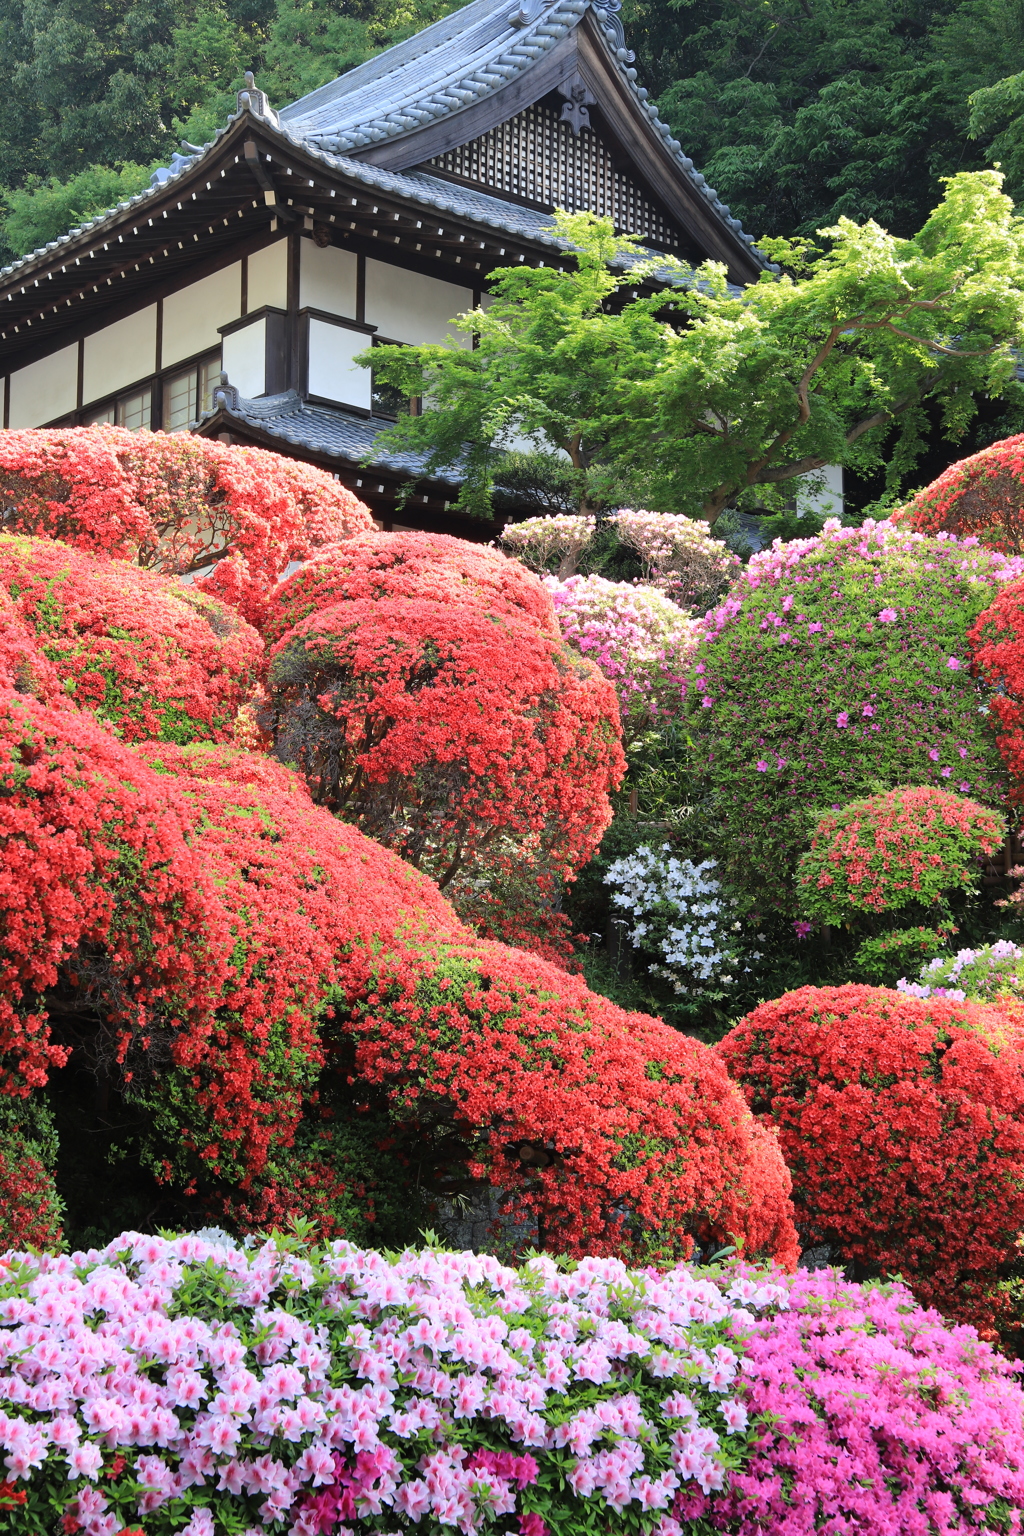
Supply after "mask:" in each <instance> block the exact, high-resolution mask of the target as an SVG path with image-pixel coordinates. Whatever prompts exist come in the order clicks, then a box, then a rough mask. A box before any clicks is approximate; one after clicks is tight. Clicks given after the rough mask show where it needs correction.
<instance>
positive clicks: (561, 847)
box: [268, 598, 624, 887]
mask: <svg viewBox="0 0 1024 1536" xmlns="http://www.w3.org/2000/svg"><path fill="white" fill-rule="evenodd" d="M268 687H269V693H270V710H269V720H270V726H271V729H272V732H273V738H274V750H275V752H276V754H277V755H278V756H279V757H280V758H281V759H282V760H283V761H285V762H288V763H294V764H295V765H296V766H297V767H298V768H299V769H300V771H301V772H302V773H303V775H304V776H305V778H306V780H307V782H308V783H309V785H310V788H311V791H312V794H313V798H314V800H316V801H317V802H318V803H320V804H322V805H326V806H328V807H329V808H330V809H331V810H333V811H335V812H336V813H337V814H339V815H341V816H344V817H345V819H346V820H349V821H352V822H354V823H355V825H357V826H358V827H360V828H361V829H362V830H363V831H364V832H366V833H367V834H369V835H370V836H371V837H374V838H377V839H378V840H380V841H381V842H384V843H385V844H387V846H389V847H391V848H394V849H395V850H396V851H398V852H399V853H401V854H402V856H403V857H404V858H406V859H408V860H409V861H410V862H411V863H413V864H416V865H417V866H419V867H421V868H423V869H424V870H426V871H427V872H428V873H429V874H430V875H431V876H432V877H433V878H435V879H436V880H437V881H438V882H439V884H441V885H442V887H443V886H444V885H445V884H447V882H448V881H450V880H451V879H452V878H453V877H454V876H455V875H456V874H457V873H458V872H459V871H460V870H461V869H464V868H466V867H472V864H473V860H474V858H475V857H476V856H477V854H478V853H480V852H481V851H483V850H485V849H487V848H488V846H489V845H491V844H494V843H495V841H496V840H497V839H498V838H499V837H501V836H511V837H514V838H516V839H517V840H518V841H519V842H521V843H523V844H525V846H526V854H525V856H526V857H532V858H534V859H536V860H547V861H549V862H550V864H551V867H552V868H553V869H555V870H556V871H557V872H559V873H563V874H568V875H571V874H572V873H573V872H574V871H575V870H576V869H577V868H578V867H579V866H580V865H581V864H583V863H584V862H585V861H586V859H587V858H588V857H589V856H590V855H591V854H592V853H593V851H594V849H595V848H596V847H597V845H598V843H599V842H600V839H601V834H602V833H603V831H604V829H605V827H606V826H607V824H608V822H609V821H610V819H611V805H610V801H609V792H610V791H611V790H612V789H613V788H614V787H615V786H616V785H617V784H618V783H619V780H620V779H621V776H622V771H623V767H624V759H623V756H622V750H621V748H620V746H619V721H618V705H617V703H616V700H615V694H614V691H613V689H612V687H611V685H610V684H609V683H607V682H606V681H605V679H604V678H602V677H601V675H600V674H599V673H598V671H597V669H596V668H595V667H594V666H593V665H592V664H591V663H589V662H587V661H584V660H582V659H581V658H580V657H579V656H577V655H576V654H575V653H573V652H572V651H570V650H569V649H568V647H566V646H565V645H564V644H563V643H562V642H561V641H560V640H557V639H555V638H554V637H553V636H551V635H548V634H545V633H543V632H542V631H541V630H540V629H539V628H538V627H537V626H536V625H535V624H534V623H532V622H527V621H524V620H521V619H517V618H513V617H512V616H511V614H509V613H501V612H492V613H487V612H484V611H483V610H482V609H481V608H479V607H477V606H475V605H473V606H471V605H469V604H466V603H462V604H457V603H452V602H444V603H441V602H433V601H428V600H426V599H418V598H393V599H388V600H384V599H379V600H373V599H369V600H367V599H361V600H356V601H352V602H344V603H337V604H335V605H334V606H333V607H331V608H328V609H326V610H325V611H324V612H322V613H316V614H314V615H312V616H311V617H310V618H308V619H305V620H303V621H302V622H301V623H300V624H298V625H297V626H296V627H295V628H294V629H293V630H290V631H289V632H288V634H287V635H285V637H284V638H283V639H281V640H280V641H278V643H277V645H276V646H275V647H274V648H273V650H272V651H271V653H270V667H269V682H268Z"/></svg>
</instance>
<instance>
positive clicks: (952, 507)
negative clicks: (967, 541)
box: [893, 433, 1024, 555]
mask: <svg viewBox="0 0 1024 1536" xmlns="http://www.w3.org/2000/svg"><path fill="white" fill-rule="evenodd" d="M893 521H894V522H901V523H906V524H908V525H909V526H910V527H911V528H915V529H917V531H918V532H920V533H952V534H955V535H956V537H957V538H958V539H964V538H969V537H971V536H974V537H976V538H978V539H980V540H981V542H982V543H983V544H987V545H988V547H989V548H990V549H1000V550H1002V551H1003V553H1004V554H1007V555H1022V554H1024V433H1022V434H1020V435H1019V436H1017V437H1007V438H1004V439H1003V440H1002V442H999V443H992V444H991V445H990V446H989V447H988V448H983V449H982V450H981V452H980V453H973V454H971V456H970V458H967V459H960V460H958V461H957V463H955V464H951V465H950V466H949V468H948V469H945V470H943V472H942V474H941V475H939V477H938V479H937V480H933V481H932V483H931V485H926V486H925V487H924V489H923V490H921V491H918V493H917V495H916V496H914V497H913V498H912V499H911V500H910V501H909V502H908V503H907V505H906V506H905V507H903V508H902V509H901V510H900V511H899V512H897V513H896V514H895V516H894V518H893Z"/></svg>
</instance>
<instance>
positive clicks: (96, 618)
mask: <svg viewBox="0 0 1024 1536" xmlns="http://www.w3.org/2000/svg"><path fill="white" fill-rule="evenodd" d="M0 589H6V591H7V592H8V593H9V594H10V595H11V597H12V598H13V599H14V601H15V607H16V610H17V613H18V615H19V617H20V619H21V620H22V622H23V623H24V625H25V626H26V628H27V629H28V630H30V631H31V632H32V633H33V634H34V635H35V637H36V643H37V644H38V646H39V648H40V650H41V651H42V653H43V655H44V656H45V658H46V660H47V661H48V662H49V663H50V665H51V666H52V667H53V669H54V670H55V672H56V674H57V677H58V678H59V680H60V686H61V689H62V691H63V692H64V693H65V694H66V695H67V696H68V697H70V698H71V699H72V700H73V702H74V703H76V704H78V705H79V706H81V707H82V708H83V709H88V710H90V711H91V713H93V714H94V715H96V716H97V718H98V719H100V720H102V721H103V723H104V724H105V725H107V726H109V727H110V728H111V729H112V730H114V731H116V733H117V734H118V735H119V736H121V737H123V738H124V739H125V740H127V741H140V740H144V739H146V738H150V737H154V738H157V739H164V740H170V741H191V740H194V739H197V738H198V739H203V738H212V739H213V740H220V741H225V740H229V739H230V737H231V735H232V732H233V729H234V725H235V719H236V716H237V714H238V710H239V708H240V706H241V705H242V703H243V701H244V700H245V698H246V697H247V695H248V694H249V693H250V692H251V691H252V689H253V687H254V686H255V682H256V678H257V676H258V673H259V669H260V664H261V661H262V656H263V644H262V641H261V640H260V637H259V635H258V634H257V633H256V631H255V630H254V629H252V628H251V627H250V625H248V624H246V622H245V621H244V619H241V618H239V616H238V614H237V613H235V612H234V610H233V609H230V608H227V607H225V605H224V604H223V603H219V602H217V601H216V599H214V598H212V597H207V596H205V595H204V594H203V593H201V592H197V591H196V590H195V588H194V587H189V586H186V585H184V584H183V583H182V582H180V581H172V580H168V579H167V578H165V577H161V576H157V575H154V574H153V573H152V572H150V571H143V570H140V569H139V568H138V566H133V565H128V564H126V563H124V562H122V561H113V560H104V559H97V558H96V557H95V556H93V555H88V554H83V553H82V552H81V551H80V550H76V549H70V548H68V546H67V545H65V544H59V543H57V542H55V541H54V540H51V539H32V538H24V537H10V536H9V535H6V534H0Z"/></svg>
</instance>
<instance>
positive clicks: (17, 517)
mask: <svg viewBox="0 0 1024 1536" xmlns="http://www.w3.org/2000/svg"><path fill="white" fill-rule="evenodd" d="M0 495H2V496H3V500H4V504H5V507H8V508H9V509H10V510H9V511H8V512H7V513H6V514H5V522H4V526H5V528H6V529H7V531H8V532H17V533H31V534H40V535H43V536H45V537H46V538H51V539H62V540H64V542H65V543H67V544H72V545H74V546H75V547H76V548H79V549H85V550H88V551H90V552H92V553H93V554H98V555H106V556H108V557H109V558H112V559H117V560H131V561H135V562H137V563H138V564H139V565H142V566H146V567H149V568H150V569H153V570H157V571H163V572H165V573H167V574H172V575H181V574H185V573H187V572H189V571H199V570H203V569H205V568H207V567H209V566H210V565H211V564H212V563H213V562H217V563H218V570H217V571H216V572H215V574H214V577H213V578H211V581H212V586H213V590H214V594H215V595H218V596H222V597H224V598H226V599H227V600H228V601H229V602H234V603H236V604H237V605H238V606H240V607H241V610H242V612H243V613H244V615H245V617H246V618H248V619H253V620H255V619H256V618H258V616H259V614H260V612H261V608H262V603H263V600H264V598H265V596H266V594H267V592H268V591H269V589H270V588H271V587H272V586H273V585H274V583H275V582H276V581H277V579H278V577H279V576H280V574H281V572H282V571H283V570H284V569H285V567H286V566H287V565H288V563H289V562H290V561H292V560H306V559H308V558H309V556H310V555H311V554H312V553H313V551H314V550H315V549H317V548H318V547H320V546H321V545H324V544H330V543H334V542H337V541H338V540H340V539H345V538H348V537H350V536H351V535H352V534H354V533H360V532H363V531H365V530H366V529H369V528H371V527H372V525H373V520H372V518H371V516H370V513H369V510H368V508H367V507H365V506H364V505H363V503H362V502H361V501H359V500H357V498H356V497H355V496H353V495H352V493H351V491H348V490H346V489H345V487H344V486H342V485H340V484H339V483H338V481H336V480H335V479H334V478H333V477H332V476H331V475H329V474H328V473H327V472H326V470H321V469H316V468H314V467H313V466H312V465H310V464H302V463H299V462H298V461H297V460H295V459H285V458H282V457H280V456H279V455H278V454H276V453H267V452H265V451H264V450H263V449H260V448H231V447H228V445H227V444H225V443H218V442H212V441H209V440H208V439H206V438H199V437H193V436H191V435H189V434H187V433H179V434H175V435H173V436H172V435H165V434H163V433H159V432H158V433H155V434H154V433H149V432H128V431H125V430H124V429H123V428H120V427H110V426H99V427H76V428H74V429H71V430H67V431H64V430H53V429H40V430H32V431H23V432H4V433H3V434H2V437H0ZM225 561H227V562H229V563H228V565H227V566H226V567H225V569H223V570H220V569H219V567H220V566H221V565H224V563H225Z"/></svg>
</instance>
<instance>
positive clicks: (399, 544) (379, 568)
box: [263, 533, 559, 646]
mask: <svg viewBox="0 0 1024 1536" xmlns="http://www.w3.org/2000/svg"><path fill="white" fill-rule="evenodd" d="M393 597H419V598H427V599H429V601H430V602H432V603H452V604H454V605H455V606H456V607H460V606H462V605H464V604H466V603H469V604H471V605H474V606H477V607H481V608H484V609H485V610H489V611H492V612H495V613H508V614H511V615H512V616H513V617H514V618H519V619H522V618H524V617H525V618H529V619H532V620H533V621H534V623H535V624H537V625H538V626H539V628H541V629H543V630H545V631H547V632H548V633H549V634H552V635H557V634H558V633H559V629H558V625H557V623H556V620H555V611H554V608H553V606H552V602H551V597H550V595H549V593H548V591H547V588H546V587H545V586H544V583H543V582H542V581H539V580H538V578H537V577H536V576H534V575H532V574H531V572H530V571H528V570H527V569H526V567H525V566H523V565H520V563H519V561H518V560H510V559H509V558H508V556H507V555H503V554H501V553H500V551H498V550H496V549H491V548H490V547H489V546H488V545H484V544H469V543H467V542H466V540H465V539H451V538H448V537H447V536H446V535H444V534H439V533H364V534H359V535H357V536H356V537H355V538H353V539H349V540H347V541H346V542H345V543H344V544H340V545H337V546H332V547H330V548H328V549H323V550H321V551H319V552H318V554H317V556H316V558H315V559H314V560H312V561H311V562H310V563H309V564H308V565H305V566H303V567H302V569H301V570H298V571H295V572H294V574H293V575H291V576H289V577H288V579H287V581H283V582H282V583H281V584H280V586H278V587H276V588H275V589H274V591H273V593H272V594H271V596H270V598H269V600H268V603H267V610H266V618H265V621H264V625H263V636H264V639H265V640H266V642H267V645H268V646H270V645H273V644H274V643H275V642H276V641H278V640H280V639H281V638H282V636H283V635H285V634H286V633H287V631H288V630H289V629H291V628H292V627H293V625H295V624H300V623H301V622H302V620H303V619H308V618H309V617H310V615H311V614H314V613H318V612H320V611H322V610H323V609H324V608H330V607H333V605H334V604H335V603H341V602H356V601H358V600H359V599H361V598H374V599H377V600H380V599H382V598H393Z"/></svg>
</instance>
